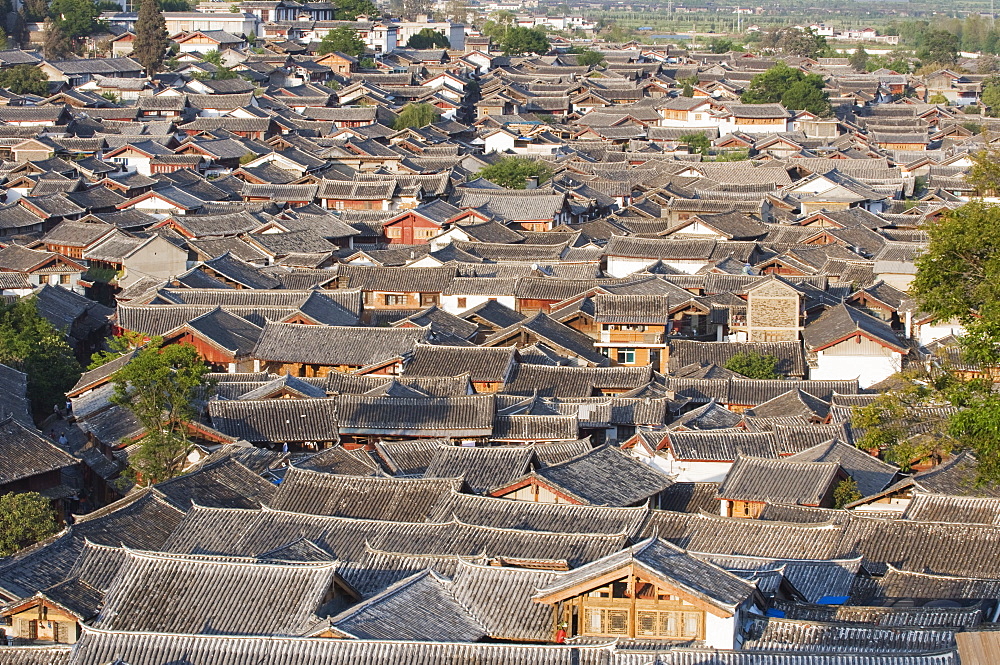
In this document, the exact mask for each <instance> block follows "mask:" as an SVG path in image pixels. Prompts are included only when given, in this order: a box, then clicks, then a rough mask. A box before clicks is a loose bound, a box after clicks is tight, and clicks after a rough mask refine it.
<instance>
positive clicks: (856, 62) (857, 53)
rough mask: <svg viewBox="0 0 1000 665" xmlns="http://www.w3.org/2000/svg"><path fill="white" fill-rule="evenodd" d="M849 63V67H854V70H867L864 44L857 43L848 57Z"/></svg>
mask: <svg viewBox="0 0 1000 665" xmlns="http://www.w3.org/2000/svg"><path fill="white" fill-rule="evenodd" d="M848 61H849V62H850V63H851V67H854V69H855V70H856V71H859V72H866V71H868V51H866V50H865V47H864V46H861V45H860V44H859V45H858V48H856V49H854V53H852V54H851V57H850V58H848Z"/></svg>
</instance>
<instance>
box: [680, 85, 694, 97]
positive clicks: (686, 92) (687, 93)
mask: <svg viewBox="0 0 1000 665" xmlns="http://www.w3.org/2000/svg"><path fill="white" fill-rule="evenodd" d="M681 97H694V88H693V87H692V86H691V84H690V83H685V84H684V89H683V90H681Z"/></svg>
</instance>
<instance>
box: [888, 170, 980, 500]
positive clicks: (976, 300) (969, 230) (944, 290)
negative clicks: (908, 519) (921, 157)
mask: <svg viewBox="0 0 1000 665" xmlns="http://www.w3.org/2000/svg"><path fill="white" fill-rule="evenodd" d="M986 161H987V155H986V153H983V154H981V155H980V156H979V164H977V166H980V167H982V166H985V162H986ZM994 164H995V163H994ZM998 170H1000V167H998V166H993V172H992V173H993V176H994V177H995V176H996V175H997V171H998ZM975 171H976V167H973V172H975ZM980 176H982V173H980ZM994 182H996V181H995V180H994ZM998 229H1000V207H998V206H996V205H992V204H989V203H985V202H983V201H972V202H970V203H967V204H965V205H964V206H962V207H960V208H957V209H955V210H952V211H950V212H949V213H947V214H946V215H944V216H943V217H942V218H941V219H940V220H939V221H937V222H935V223H933V224H929V225H927V227H926V231H927V234H928V238H929V243H928V246H927V249H926V250H925V251H924V252H923V253H922V254H921V255H920V256H919V257H918V258H917V260H916V266H917V275H916V277H915V278H914V280H913V283H912V284H911V286H910V292H911V293H912V295H913V296H914V298H915V299H916V302H917V306H918V307H919V308H920V311H923V312H927V313H928V314H930V315H931V316H933V317H934V319H936V320H938V321H957V322H959V323H961V324H962V325H963V327H964V329H965V333H964V335H963V336H962V337H960V338H959V350H960V352H961V356H962V361H963V362H964V363H966V364H971V365H974V366H979V367H980V368H982V369H983V374H982V378H971V379H970V378H968V375H967V374H965V373H963V372H957V371H954V370H952V369H951V367H950V366H949V362H948V361H947V359H946V358H945V359H939V360H938V361H937V362H935V363H933V364H932V372H931V373H930V376H929V377H928V378H922V379H921V381H920V382H919V386H920V387H919V388H918V389H913V390H911V392H912V393H916V394H918V395H919V394H921V393H923V392H927V393H928V397H927V398H926V399H927V400H929V401H930V400H933V403H934V404H948V405H950V406H952V407H955V408H956V409H957V411H956V412H955V413H953V414H952V415H950V416H948V418H947V423H946V429H945V434H946V435H947V437H949V438H950V439H951V441H952V442H953V444H954V446H955V447H957V448H962V449H968V450H971V451H973V452H974V453H975V455H976V458H977V460H978V463H979V464H978V474H979V476H978V478H976V481H977V482H978V483H980V484H983V483H988V482H994V483H995V482H1000V395H998V394H997V393H996V392H994V390H993V381H992V379H991V374H992V373H995V372H996V371H997V367H998V365H1000V261H998V260H997V257H998V256H1000V232H998ZM899 392H901V391H897V393H899ZM904 396H905V393H904ZM942 438H943V437H942Z"/></svg>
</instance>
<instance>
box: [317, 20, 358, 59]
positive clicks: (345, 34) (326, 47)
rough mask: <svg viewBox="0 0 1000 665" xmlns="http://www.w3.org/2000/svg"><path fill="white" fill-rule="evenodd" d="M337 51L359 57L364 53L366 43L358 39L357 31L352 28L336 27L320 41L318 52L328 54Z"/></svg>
mask: <svg viewBox="0 0 1000 665" xmlns="http://www.w3.org/2000/svg"><path fill="white" fill-rule="evenodd" d="M335 51H336V52H339V53H343V54H345V55H349V56H353V57H355V58H357V57H360V56H361V55H363V54H364V52H365V43H364V42H363V41H361V40H360V39H358V35H357V33H356V32H355V31H354V30H352V29H351V28H348V27H346V26H345V27H342V28H334V29H333V30H331V31H330V32H328V33H326V35H325V36H324V37H323V39H322V40H321V41H320V43H319V48H317V49H316V53H317V54H319V55H326V54H327V53H333V52H335Z"/></svg>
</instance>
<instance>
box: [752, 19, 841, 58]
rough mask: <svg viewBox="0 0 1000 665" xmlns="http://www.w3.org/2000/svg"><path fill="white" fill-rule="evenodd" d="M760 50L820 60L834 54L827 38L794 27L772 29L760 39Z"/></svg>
mask: <svg viewBox="0 0 1000 665" xmlns="http://www.w3.org/2000/svg"><path fill="white" fill-rule="evenodd" d="M760 48H761V50H763V51H770V52H772V53H784V54H785V55H797V56H801V57H803V58H818V57H820V56H824V55H827V54H829V53H831V52H832V50H831V49H830V46H829V45H828V44H827V43H826V38H825V37H822V36H820V35H817V34H816V33H815V32H813V31H812V30H810V29H808V28H806V29H805V30H802V29H799V28H794V27H783V28H771V29H769V30H766V31H764V33H763V34H762V35H761V37H760Z"/></svg>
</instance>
